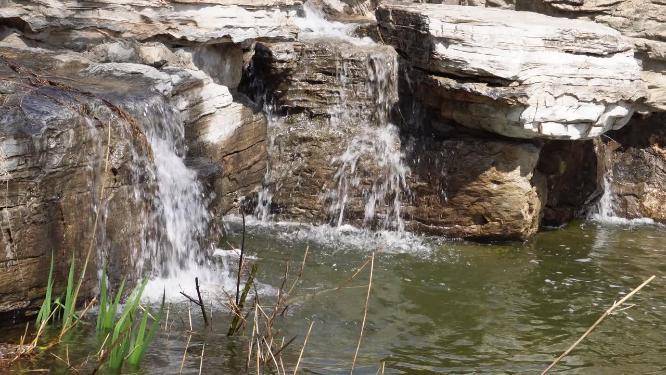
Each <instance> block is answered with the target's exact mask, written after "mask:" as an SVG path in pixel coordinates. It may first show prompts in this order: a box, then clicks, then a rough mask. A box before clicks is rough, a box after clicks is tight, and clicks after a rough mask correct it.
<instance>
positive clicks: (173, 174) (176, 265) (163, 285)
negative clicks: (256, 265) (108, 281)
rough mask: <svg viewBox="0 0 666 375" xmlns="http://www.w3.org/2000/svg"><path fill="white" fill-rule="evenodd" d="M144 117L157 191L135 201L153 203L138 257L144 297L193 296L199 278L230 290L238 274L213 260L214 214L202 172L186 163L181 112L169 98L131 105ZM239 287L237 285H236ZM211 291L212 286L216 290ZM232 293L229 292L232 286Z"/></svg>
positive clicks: (141, 194) (138, 194) (142, 194)
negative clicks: (144, 278)
mask: <svg viewBox="0 0 666 375" xmlns="http://www.w3.org/2000/svg"><path fill="white" fill-rule="evenodd" d="M128 107H129V108H130V110H131V112H132V113H133V114H134V115H135V116H137V117H138V118H140V119H141V121H142V124H143V127H144V131H145V133H146V138H147V141H148V144H149V145H150V148H151V150H152V158H150V162H149V163H148V164H150V168H149V169H150V170H149V171H137V172H138V173H146V172H148V173H150V174H151V175H152V178H153V179H154V181H155V185H156V186H155V188H154V189H148V190H146V189H143V190H141V189H139V188H138V189H137V191H135V196H136V199H137V200H139V201H144V202H150V205H151V206H152V210H150V213H149V214H148V217H145V218H141V219H140V221H142V231H143V236H142V237H143V242H142V244H141V249H140V251H139V252H138V254H135V255H136V257H135V258H136V259H133V262H134V263H135V268H136V271H137V273H138V274H139V275H140V276H150V281H149V283H148V285H147V286H146V289H145V292H144V297H145V298H146V299H149V300H150V299H153V300H159V299H161V297H162V293H166V296H167V298H168V299H169V300H171V299H176V298H182V296H180V294H179V292H180V291H184V292H186V293H188V294H192V293H193V292H194V290H195V287H194V283H195V282H194V280H195V277H197V278H199V281H200V283H201V284H202V285H204V286H207V285H215V287H216V288H218V289H219V287H225V288H229V285H231V283H232V280H235V276H233V275H235V272H232V271H231V270H230V269H229V265H228V264H226V263H225V262H215V261H214V260H212V258H211V257H210V254H212V252H213V250H214V249H213V248H212V247H211V246H209V245H204V244H205V243H207V239H208V237H209V236H210V234H211V233H210V222H211V220H212V217H211V213H210V212H209V211H208V208H207V202H206V200H205V195H204V191H203V187H202V186H201V183H200V182H199V180H198V176H197V172H196V171H195V170H193V169H191V168H189V167H188V166H187V165H186V163H185V153H186V148H185V129H184V124H183V120H182V118H181V116H180V113H179V112H178V111H177V110H176V109H175V108H173V106H172V105H170V103H168V102H167V101H166V100H164V99H159V98H158V99H148V100H142V101H136V102H135V103H130V104H128ZM233 283H234V286H235V281H233ZM211 289H212V288H211ZM229 289H230V288H229Z"/></svg>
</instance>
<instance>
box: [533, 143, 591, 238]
mask: <svg viewBox="0 0 666 375" xmlns="http://www.w3.org/2000/svg"><path fill="white" fill-rule="evenodd" d="M593 143H594V142H593V141H582V142H581V141H549V142H546V144H545V145H544V146H543V148H542V150H541V157H540V158H539V164H538V166H537V170H538V171H539V173H541V174H542V175H543V176H545V177H546V180H547V184H548V201H547V202H546V205H545V207H544V216H543V220H542V224H543V225H545V226H561V225H564V224H566V223H568V222H569V221H571V220H573V219H575V218H583V217H585V215H586V214H587V212H588V210H589V209H590V208H591V207H590V206H591V204H592V203H593V202H594V199H595V198H598V196H599V193H600V189H601V186H600V185H599V183H598V182H599V178H598V177H599V176H597V157H596V153H595V147H594V144H593Z"/></svg>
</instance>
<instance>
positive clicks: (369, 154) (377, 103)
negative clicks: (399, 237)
mask: <svg viewBox="0 0 666 375" xmlns="http://www.w3.org/2000/svg"><path fill="white" fill-rule="evenodd" d="M397 65H398V63H397V58H396V56H394V55H390V56H387V55H386V54H373V53H370V54H369V55H368V57H367V75H368V81H367V83H366V89H367V93H368V95H369V97H371V98H372V99H373V101H374V107H373V108H369V109H367V110H368V111H369V112H370V113H369V116H368V122H367V123H365V124H363V126H362V127H361V128H360V129H359V130H360V131H358V132H357V134H356V135H355V136H354V137H353V138H352V139H351V140H350V141H349V143H348V145H347V148H346V149H345V151H344V152H343V154H342V155H340V156H338V157H335V158H333V160H332V161H333V163H334V164H339V167H338V169H337V172H336V173H335V177H334V180H335V186H334V187H333V188H332V189H329V191H327V192H326V193H325V194H324V196H323V197H324V200H326V201H329V202H330V204H329V207H328V211H329V214H331V216H332V217H333V218H334V224H335V225H337V226H341V225H343V223H344V218H345V206H346V205H347V203H348V201H349V194H350V193H352V191H354V190H359V188H362V187H363V185H364V184H363V183H364V181H363V180H364V178H363V177H362V175H364V174H367V170H370V171H372V173H373V177H371V178H370V179H371V182H370V183H369V184H370V187H369V189H367V187H366V189H367V191H365V192H364V202H365V208H364V219H363V222H364V225H371V224H372V223H373V221H374V219H375V216H376V215H377V214H378V213H380V212H383V220H382V223H381V227H382V228H383V229H393V230H398V231H403V230H404V222H403V220H402V218H401V215H400V214H401V207H402V199H403V197H404V196H405V195H408V194H409V187H408V185H407V177H408V176H409V173H410V170H409V168H408V167H407V166H406V165H405V164H404V158H405V155H404V153H403V152H402V151H401V139H400V135H399V131H398V128H397V127H396V126H395V125H393V124H391V123H390V122H389V118H390V113H391V108H392V106H393V105H394V104H395V103H396V102H397V100H398V93H397V80H398V78H397ZM359 163H360V164H359ZM361 165H362V166H363V167H364V168H359V166H361ZM365 179H366V180H367V178H365ZM365 182H366V183H367V181H365Z"/></svg>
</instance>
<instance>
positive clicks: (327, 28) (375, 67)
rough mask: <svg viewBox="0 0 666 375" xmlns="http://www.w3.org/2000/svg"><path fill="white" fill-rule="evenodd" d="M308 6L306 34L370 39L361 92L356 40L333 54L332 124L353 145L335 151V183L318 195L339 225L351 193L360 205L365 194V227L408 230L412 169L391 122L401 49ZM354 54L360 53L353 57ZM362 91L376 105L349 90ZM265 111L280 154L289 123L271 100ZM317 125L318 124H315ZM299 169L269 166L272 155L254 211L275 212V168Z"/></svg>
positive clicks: (346, 41) (343, 220)
mask: <svg viewBox="0 0 666 375" xmlns="http://www.w3.org/2000/svg"><path fill="white" fill-rule="evenodd" d="M304 9H305V17H304V18H301V19H299V20H298V25H299V27H300V29H301V34H300V38H301V39H304V40H307V39H316V40H317V41H320V40H328V41H331V42H332V43H336V44H340V43H341V44H342V45H344V44H349V43H351V44H353V45H355V46H358V45H363V44H367V45H368V46H369V47H368V48H367V50H363V54H362V56H364V57H361V64H362V63H363V62H362V61H363V58H364V59H365V65H366V71H365V77H366V82H365V92H364V93H363V92H358V84H357V86H353V85H354V83H355V81H356V82H357V81H358V77H357V76H356V75H358V74H359V72H358V68H356V67H357V65H350V64H358V60H357V59H358V56H359V53H358V52H357V51H361V50H358V49H354V48H355V47H352V50H353V51H352V52H347V51H346V50H344V48H342V49H340V51H339V52H338V53H337V54H336V55H335V59H336V60H335V71H336V76H335V77H336V85H335V86H336V87H338V96H337V98H336V100H335V101H334V102H333V103H329V105H328V108H327V114H328V120H327V121H328V124H327V126H328V127H329V129H331V131H332V132H334V133H336V134H339V135H340V137H341V139H342V140H343V141H344V142H347V144H346V145H343V147H342V148H341V149H342V152H341V153H340V154H339V155H337V156H333V157H331V163H332V165H334V166H336V172H335V173H334V176H333V178H332V181H331V184H330V185H329V187H328V188H325V189H324V191H323V192H322V193H321V194H320V197H319V198H320V202H321V204H322V205H324V206H325V207H326V209H327V212H328V214H329V217H330V219H331V224H333V225H335V226H337V227H341V226H343V225H345V223H346V219H347V217H346V215H345V214H346V213H348V206H349V205H350V204H351V203H350V202H351V201H352V200H353V201H354V204H356V205H358V202H359V199H360V200H361V206H362V207H363V225H364V226H375V227H377V226H378V227H379V228H380V229H385V230H386V229H391V230H398V231H403V229H404V223H403V220H402V218H401V206H402V201H403V199H404V197H405V196H406V195H408V194H409V188H408V186H407V177H408V176H409V173H410V171H409V168H408V167H406V166H405V164H404V162H403V160H404V154H403V152H402V151H401V139H400V136H399V132H398V128H397V127H396V126H394V125H393V124H391V123H390V121H389V119H390V114H391V109H392V108H393V106H394V104H395V103H396V102H397V100H398V93H397V81H398V69H397V67H398V63H397V55H396V54H395V53H393V51H392V50H387V49H381V48H375V47H374V46H375V43H374V42H373V41H372V40H370V39H369V38H365V39H360V38H356V37H354V36H352V33H353V27H352V26H350V25H347V24H342V23H338V22H330V21H328V20H326V19H325V18H324V16H323V13H322V12H321V11H320V10H319V9H317V8H316V7H315V6H314V5H313V4H312V3H309V2H308V3H306V4H305V6H304ZM371 45H372V47H370V46H371ZM348 53H352V54H355V55H354V57H352V58H351V59H350V57H349V56H347V54H348ZM361 66H362V65H361ZM357 95H358V96H359V97H360V98H362V99H361V100H367V99H369V100H370V101H371V102H372V104H371V105H367V106H365V107H362V108H360V109H359V107H358V103H356V102H355V99H356V98H352V97H348V96H357ZM265 112H266V113H267V114H268V117H269V139H270V141H269V148H268V152H269V155H276V154H277V153H278V152H279V150H276V149H275V147H276V146H275V139H276V137H278V136H279V135H280V134H285V133H287V132H288V131H289V130H290V129H289V124H285V123H284V120H282V119H279V118H277V117H275V116H272V115H271V107H270V106H267V108H266V110H265ZM306 121H309V120H307V119H306ZM319 126H321V125H317V124H314V123H313V124H312V126H311V127H310V128H312V129H316V128H317V127H319ZM269 159H270V157H269ZM298 162H299V161H290V162H289V163H298ZM297 168H299V165H289V166H287V167H286V168H283V170H282V171H281V172H277V171H276V169H278V168H273V167H271V165H270V162H269V166H268V169H267V172H266V176H265V179H264V181H265V183H264V186H263V189H262V191H261V192H260V193H259V196H258V204H257V207H256V209H255V215H256V216H257V217H258V218H259V219H260V220H263V221H266V220H268V219H269V216H270V206H271V203H272V198H273V192H275V191H278V190H279V189H280V186H269V184H268V183H267V181H278V183H279V181H280V180H281V179H280V176H277V175H275V174H276V173H283V174H288V173H289V171H290V170H295V169H297Z"/></svg>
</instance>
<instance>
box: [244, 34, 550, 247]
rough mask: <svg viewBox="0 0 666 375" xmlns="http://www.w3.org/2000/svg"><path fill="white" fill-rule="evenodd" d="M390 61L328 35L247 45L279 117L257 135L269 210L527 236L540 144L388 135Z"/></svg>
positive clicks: (540, 187)
mask: <svg viewBox="0 0 666 375" xmlns="http://www.w3.org/2000/svg"><path fill="white" fill-rule="evenodd" d="M395 61H396V60H395V54H394V52H392V51H391V50H390V49H387V48H386V47H384V46H364V45H354V44H349V43H344V42H341V41H339V40H314V41H307V42H294V43H272V44H267V43H264V44H262V45H260V46H258V47H257V53H256V54H255V56H254V59H253V62H252V72H251V74H250V75H251V76H252V77H253V79H255V80H256V81H255V86H261V87H263V88H264V89H266V90H267V91H266V93H267V94H268V95H267V97H268V100H270V101H271V103H273V105H274V109H275V110H276V111H277V113H282V114H286V115H287V117H286V118H280V119H277V120H274V122H273V123H272V125H271V127H270V130H269V133H270V134H271V138H272V143H271V144H272V147H271V150H270V152H269V155H270V157H269V173H268V174H267V177H266V181H265V183H266V187H267V189H268V191H269V192H270V193H269V194H268V195H270V196H271V200H270V208H271V210H272V211H273V213H274V214H277V215H278V217H280V218H283V219H289V220H299V221H306V222H311V223H312V222H313V223H327V222H328V223H331V224H333V225H340V224H346V223H352V224H355V225H361V226H368V227H374V228H378V229H382V228H392V229H406V230H410V231H415V232H419V233H429V234H435V235H443V236H448V237H464V238H477V239H504V240H506V239H524V238H527V237H529V236H530V235H532V234H534V233H535V232H536V231H537V230H538V228H539V223H540V218H541V214H542V207H543V202H544V201H545V199H546V195H545V194H546V191H545V186H544V181H543V179H542V178H541V176H540V175H538V173H537V172H536V170H535V169H536V165H537V161H538V159H539V151H540V147H539V146H538V145H535V144H531V143H521V142H513V141H500V140H489V139H484V138H480V137H475V136H472V135H465V134H460V133H458V134H456V135H455V136H453V137H452V139H438V137H434V138H433V136H432V135H424V134H400V132H399V131H398V128H397V127H396V126H394V125H391V124H389V123H388V120H389V118H390V116H389V112H390V111H391V110H392V109H394V105H395V103H396V100H397V96H396V94H397V92H396V90H397V87H396V84H397V81H396V79H397V70H396V69H397V68H396V67H395ZM381 67H384V68H385V69H386V68H388V69H387V70H384V71H382V69H381ZM403 128H404V127H403Z"/></svg>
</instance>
